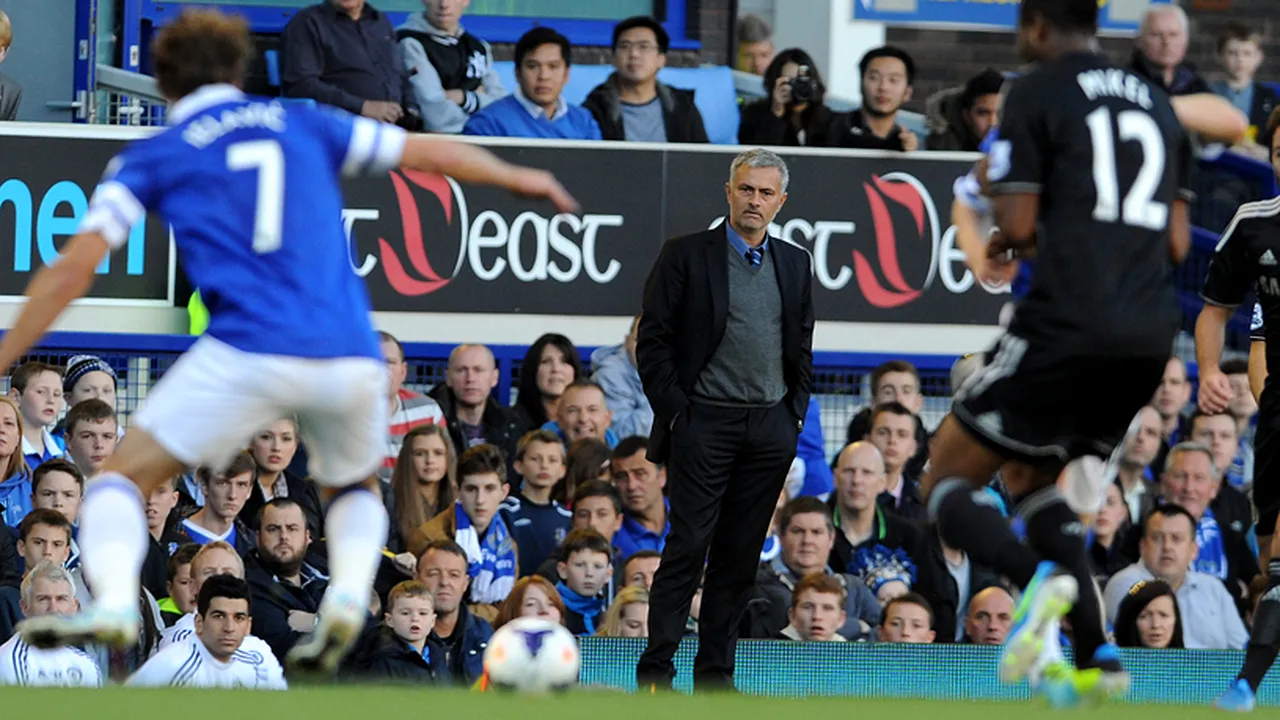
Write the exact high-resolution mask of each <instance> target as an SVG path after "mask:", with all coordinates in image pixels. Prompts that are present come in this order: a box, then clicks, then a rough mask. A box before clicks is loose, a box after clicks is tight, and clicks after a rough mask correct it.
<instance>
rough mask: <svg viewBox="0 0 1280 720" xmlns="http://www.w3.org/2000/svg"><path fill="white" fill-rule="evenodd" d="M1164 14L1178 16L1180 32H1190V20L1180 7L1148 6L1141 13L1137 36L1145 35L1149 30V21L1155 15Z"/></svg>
mask: <svg viewBox="0 0 1280 720" xmlns="http://www.w3.org/2000/svg"><path fill="white" fill-rule="evenodd" d="M1165 13H1173V14H1174V15H1177V16H1178V22H1179V23H1181V24H1182V31H1183V32H1185V33H1188V34H1189V33H1190V32H1191V19H1190V18H1188V17H1187V11H1186V10H1183V9H1182V6H1180V5H1150V6H1148V7H1147V9H1146V10H1144V11H1143V12H1142V23H1141V25H1139V26H1138V35H1140V36H1141V35H1145V34H1146V33H1147V31H1148V30H1150V29H1151V21H1152V20H1153V19H1154V18H1155V16H1157V15H1163V14H1165Z"/></svg>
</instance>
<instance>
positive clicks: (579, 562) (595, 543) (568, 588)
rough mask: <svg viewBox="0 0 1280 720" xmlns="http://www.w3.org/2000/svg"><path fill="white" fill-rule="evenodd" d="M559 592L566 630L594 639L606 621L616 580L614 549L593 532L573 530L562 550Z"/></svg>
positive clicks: (557, 589) (557, 568)
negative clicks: (604, 615) (612, 585)
mask: <svg viewBox="0 0 1280 720" xmlns="http://www.w3.org/2000/svg"><path fill="white" fill-rule="evenodd" d="M556 572H557V573H559V575H560V577H561V580H560V582H559V583H557V584H556V592H558V593H560V599H561V600H563V601H564V606H565V610H566V612H565V616H564V626H565V627H567V628H569V632H572V633H573V634H574V635H594V634H596V628H597V627H599V626H600V622H601V621H602V620H604V617H603V614H604V608H605V604H606V602H607V601H608V598H609V595H608V592H609V590H610V587H609V586H610V584H611V582H610V581H611V580H612V579H613V548H612V547H611V546H610V545H609V541H608V540H606V539H605V537H604V536H603V535H601V534H600V533H598V532H596V531H595V530H592V529H590V528H584V529H579V530H574V531H573V532H571V533H569V536H568V537H566V538H565V539H564V544H563V545H561V546H560V562H559V563H558V564H557V566H556Z"/></svg>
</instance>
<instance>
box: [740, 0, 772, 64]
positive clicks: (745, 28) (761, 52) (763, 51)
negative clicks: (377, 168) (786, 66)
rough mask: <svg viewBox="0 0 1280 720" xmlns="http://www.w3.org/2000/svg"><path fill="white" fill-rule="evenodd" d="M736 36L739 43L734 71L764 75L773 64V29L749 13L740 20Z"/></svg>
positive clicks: (761, 19) (760, 18)
mask: <svg viewBox="0 0 1280 720" xmlns="http://www.w3.org/2000/svg"><path fill="white" fill-rule="evenodd" d="M734 36H735V38H736V39H737V41H738V53H737V62H735V63H734V66H733V69H734V70H738V71H740V72H745V73H751V74H752V75H763V74H764V73H765V70H766V68H768V67H769V64H770V63H772V62H773V54H774V47H773V28H771V27H769V23H767V22H765V20H764V18H762V17H760V16H759V15H756V14H754V13H747V14H745V15H743V16H742V17H740V18H738V26H737V29H736V31H735V33H734Z"/></svg>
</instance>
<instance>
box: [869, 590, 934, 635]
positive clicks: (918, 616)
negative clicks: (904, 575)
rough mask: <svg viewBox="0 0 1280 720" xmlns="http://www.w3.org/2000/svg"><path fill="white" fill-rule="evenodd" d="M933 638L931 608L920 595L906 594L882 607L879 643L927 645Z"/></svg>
mask: <svg viewBox="0 0 1280 720" xmlns="http://www.w3.org/2000/svg"><path fill="white" fill-rule="evenodd" d="M935 637H937V633H936V632H934V629H933V608H931V607H929V601H928V600H925V599H924V598H923V597H921V596H920V595H917V594H916V593H907V594H906V595H903V596H902V597H898V598H894V599H893V600H890V601H889V604H888V605H885V606H884V621H883V622H882V623H880V641H881V642H891V643H924V644H928V643H931V642H933V640H934V638H935Z"/></svg>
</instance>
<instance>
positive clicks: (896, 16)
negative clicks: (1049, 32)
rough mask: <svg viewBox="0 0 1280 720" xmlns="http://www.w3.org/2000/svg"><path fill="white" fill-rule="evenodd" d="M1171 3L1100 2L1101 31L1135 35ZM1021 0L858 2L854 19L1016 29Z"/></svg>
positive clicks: (1158, 0) (1138, 0) (1159, 0)
mask: <svg viewBox="0 0 1280 720" xmlns="http://www.w3.org/2000/svg"><path fill="white" fill-rule="evenodd" d="M1170 2H1171V0H1099V5H1100V6H1101V9H1100V11H1099V14H1098V29H1099V30H1100V31H1102V32H1135V31H1137V29H1138V20H1139V19H1140V18H1141V17H1142V13H1143V11H1145V10H1146V8H1147V7H1148V6H1150V5H1167V4H1169V3H1170ZM1020 4H1021V3H1020V2H1019V0H854V2H853V18H854V19H855V20H867V21H871V22H883V23H889V24H891V25H949V26H952V27H964V28H971V29H974V30H979V29H998V30H1012V29H1013V28H1014V27H1016V26H1017V24H1018V6H1019V5H1020Z"/></svg>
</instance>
